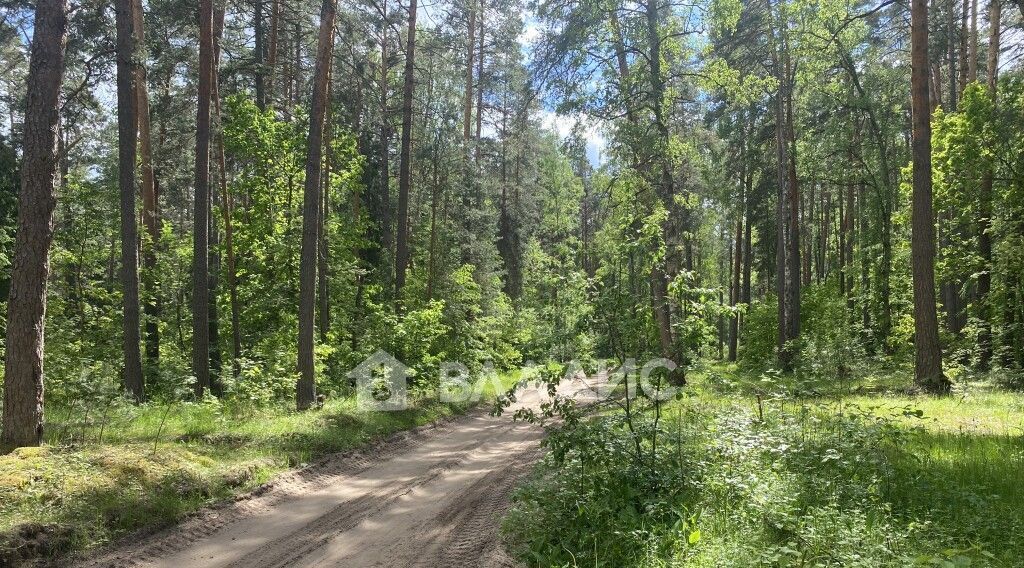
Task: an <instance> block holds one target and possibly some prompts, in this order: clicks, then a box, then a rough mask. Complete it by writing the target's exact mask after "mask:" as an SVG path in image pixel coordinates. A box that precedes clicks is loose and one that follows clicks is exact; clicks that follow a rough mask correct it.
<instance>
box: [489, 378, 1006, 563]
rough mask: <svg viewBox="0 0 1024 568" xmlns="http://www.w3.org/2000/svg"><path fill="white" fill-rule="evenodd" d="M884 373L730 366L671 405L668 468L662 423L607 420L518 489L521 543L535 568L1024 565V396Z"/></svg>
mask: <svg viewBox="0 0 1024 568" xmlns="http://www.w3.org/2000/svg"><path fill="white" fill-rule="evenodd" d="M867 377H868V378H870V383H869V384H868V385H865V383H864V382H863V379H859V380H857V381H851V382H850V384H846V385H829V384H825V383H822V384H817V385H815V384H809V383H808V382H806V381H805V382H802V383H800V384H792V383H790V382H789V380H788V379H786V378H779V377H777V376H776V377H767V378H766V377H763V376H751V375H748V374H745V373H744V372H743V371H739V370H737V369H735V368H734V367H728V366H713V367H712V368H710V369H709V370H708V371H707V372H706V373H702V374H701V375H699V376H696V377H693V378H692V380H691V382H690V384H689V385H688V386H687V387H686V389H685V392H684V396H682V397H681V398H680V399H678V400H675V401H672V402H670V403H668V404H667V405H666V406H665V407H664V408H663V409H662V416H663V418H662V421H661V423H660V434H659V436H660V438H659V440H658V442H657V443H658V447H659V451H658V452H657V454H654V452H652V451H651V445H652V444H651V437H650V435H649V433H650V432H651V431H652V428H651V426H652V424H651V423H650V422H649V421H648V422H644V421H643V420H636V419H634V421H633V423H632V425H631V426H629V428H627V426H626V423H625V422H624V421H623V420H622V418H621V414H622V413H621V412H615V413H610V414H606V415H600V416H597V417H596V418H593V419H591V420H589V421H587V423H588V424H587V426H586V427H585V428H583V429H580V430H579V431H577V432H575V433H572V434H567V435H566V436H565V440H563V442H564V443H561V445H560V446H557V448H556V449H557V451H558V452H559V453H561V455H562V456H563V457H564V459H556V457H554V456H552V455H549V456H548V457H547V458H546V459H545V460H544V461H543V462H542V465H541V466H540V467H539V468H538V469H537V471H536V472H535V474H534V475H533V476H532V477H531V478H530V480H529V481H527V482H526V483H525V485H524V486H523V487H522V488H520V490H519V491H518V492H517V494H516V499H515V503H514V506H513V508H512V510H511V512H510V514H509V516H508V518H507V519H506V522H505V523H504V531H505V534H506V536H507V539H508V542H509V545H510V547H511V549H512V551H513V552H514V553H516V554H517V556H519V558H521V559H523V560H524V561H526V562H527V563H528V564H529V565H532V566H644V567H648V566H650V567H655V566H658V567H660V566H698V567H703V566H707V567H712V566H836V567H839V566H842V567H846V566H864V567H875V566H913V565H926V566H953V567H955V566H997V567H1003V566H1005V567H1014V566H1022V565H1024V430H1022V427H1024V394H1021V393H1016V392H1008V391H1003V390H1000V389H997V388H993V387H991V386H989V383H987V382H973V383H970V384H965V385H963V386H961V387H958V389H957V390H956V392H955V393H954V394H953V395H952V396H949V397H943V398H937V397H930V396H911V395H908V394H905V393H906V392H907V387H908V386H909V382H910V381H909V378H907V377H908V375H902V378H900V377H899V376H884V375H883V374H881V373H876V374H874V375H873V376H870V375H868V376H867ZM630 428H631V429H633V430H634V431H636V432H639V433H640V434H641V436H640V438H641V447H642V448H644V450H645V454H644V455H643V457H642V458H641V459H638V458H637V457H636V454H637V452H636V451H635V450H633V449H632V448H635V445H634V444H633V441H632V440H633V435H631V434H630ZM645 432H646V434H645ZM567 447H568V448H570V449H568V451H567ZM583 512H585V514H584V513H583Z"/></svg>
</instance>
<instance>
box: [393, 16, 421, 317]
mask: <svg viewBox="0 0 1024 568" xmlns="http://www.w3.org/2000/svg"><path fill="white" fill-rule="evenodd" d="M408 33H409V36H408V40H407V41H406V44H405V79H404V84H403V87H402V142H401V144H402V147H401V156H400V158H399V159H400V164H399V167H398V235H397V237H398V239H397V244H396V247H395V306H396V309H400V306H401V302H402V288H404V287H405V271H406V269H407V268H408V266H409V190H410V186H411V185H412V104H413V95H414V94H415V84H416V83H415V80H416V77H415V70H416V0H409V30H408Z"/></svg>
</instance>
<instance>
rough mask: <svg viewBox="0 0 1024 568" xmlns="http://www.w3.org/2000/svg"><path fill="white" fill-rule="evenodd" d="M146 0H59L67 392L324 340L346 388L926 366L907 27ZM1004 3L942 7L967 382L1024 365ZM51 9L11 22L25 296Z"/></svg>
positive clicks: (275, 387)
mask: <svg viewBox="0 0 1024 568" xmlns="http://www.w3.org/2000/svg"><path fill="white" fill-rule="evenodd" d="M123 4H124V5H123V6H122V5H121V4H117V5H116V8H117V10H120V12H118V14H119V15H120V18H115V11H117V10H115V9H114V8H115V6H111V5H109V3H104V2H84V3H80V4H76V5H75V6H74V7H73V8H72V9H66V8H67V7H66V6H63V4H62V3H59V2H58V3H56V4H55V6H53V7H52V8H54V9H56V10H58V11H65V12H66V14H67V17H68V18H69V20H68V22H67V23H66V26H67V28H69V29H70V32H69V33H68V39H67V47H66V72H65V74H64V79H63V81H62V82H61V83H60V85H61V86H60V95H59V101H58V102H57V104H58V107H57V111H58V115H59V116H58V118H59V120H58V133H59V134H58V140H57V145H58V148H57V155H56V157H57V169H58V175H59V182H60V183H59V187H60V189H59V197H58V199H57V205H56V211H55V214H54V225H55V228H56V230H55V232H54V237H53V238H54V242H53V248H52V251H51V254H50V257H51V269H50V273H49V277H48V278H47V282H48V288H47V293H46V295H47V299H48V309H47V317H46V330H47V335H48V338H47V339H48V341H46V343H45V345H46V347H45V361H46V376H47V378H48V379H47V398H48V399H51V400H56V401H72V400H83V397H89V396H107V395H109V394H111V393H116V392H117V391H119V390H120V389H121V388H122V387H123V388H124V389H126V390H127V391H128V392H129V393H130V394H131V396H133V397H134V398H135V399H137V400H145V399H150V398H164V397H180V396H184V392H185V391H192V392H194V393H196V394H202V393H204V392H205V391H207V390H209V391H211V392H212V393H213V394H214V395H216V396H222V395H225V396H229V397H231V396H241V397H251V398H254V399H258V400H268V401H269V400H272V399H279V398H281V397H288V396H291V395H292V393H293V391H294V389H295V382H296V329H299V321H300V320H308V321H307V323H308V325H303V326H302V329H304V330H305V331H304V333H303V337H304V339H303V342H304V343H305V344H307V348H305V349H303V350H302V353H304V354H305V355H304V356H303V357H302V358H300V360H302V361H305V362H304V363H303V364H302V365H300V368H301V369H304V371H303V374H302V376H303V377H304V381H303V383H307V384H310V385H311V384H312V382H311V381H312V380H313V377H314V374H315V377H316V382H317V386H318V388H319V390H320V391H323V392H331V391H335V390H338V389H341V388H343V387H344V383H345V378H344V375H345V373H346V372H347V370H348V369H350V368H352V367H353V366H354V365H355V364H356V363H357V362H358V361H360V360H362V359H363V358H364V357H365V356H367V355H368V354H370V353H372V352H373V351H374V350H376V349H378V348H382V349H385V350H387V351H389V352H392V353H394V354H396V355H397V356H399V358H400V359H402V360H404V361H406V362H407V363H408V364H410V365H411V366H413V367H415V368H416V369H417V371H418V372H419V373H420V377H421V378H423V380H425V381H428V382H429V380H431V379H430V377H432V375H433V374H434V371H435V370H436V365H437V362H438V361H441V360H446V359H451V360H459V361H462V362H464V363H465V364H467V365H470V366H471V368H473V369H474V370H478V369H479V368H481V366H482V365H483V364H484V363H485V362H490V364H493V365H494V366H495V367H497V368H502V369H504V368H511V367H513V366H515V365H517V364H519V363H521V362H522V361H524V360H535V361H543V360H547V359H549V358H559V359H569V358H575V359H578V360H580V361H592V360H594V359H596V358H610V357H613V358H618V359H625V358H627V357H644V356H648V355H659V356H664V357H667V358H670V359H672V360H674V361H676V362H678V363H679V365H680V368H679V369H678V370H677V371H676V375H677V377H676V378H677V379H679V380H682V379H683V378H684V377H685V375H686V372H687V371H688V370H689V369H690V368H692V367H694V366H696V365H699V364H700V363H699V361H700V360H701V357H702V356H711V357H721V358H725V359H728V360H736V359H739V360H741V361H742V362H743V364H744V365H749V366H752V367H759V368H768V367H778V368H780V369H783V370H785V371H790V370H793V369H796V370H797V371H798V372H810V373H832V374H840V375H841V374H844V373H849V372H851V370H852V368H853V367H856V366H858V365H863V364H866V363H865V362H870V361H875V362H877V361H883V362H884V361H890V362H900V361H909V360H910V358H911V357H912V355H911V354H912V352H913V350H914V347H915V341H914V337H915V328H914V326H915V321H917V322H923V323H925V324H928V323H929V321H935V320H934V319H932V318H927V317H915V316H919V315H920V314H922V313H926V312H928V310H929V308H927V307H921V306H917V305H915V302H914V287H913V286H912V278H911V273H912V266H911V265H912V264H914V263H915V260H914V259H915V258H916V257H917V256H918V255H916V254H914V253H912V247H911V246H910V241H911V240H912V237H911V235H912V232H913V231H912V226H913V223H912V220H911V217H912V215H911V193H912V191H911V183H910V181H911V180H910V168H909V165H910V162H911V154H912V149H911V139H912V136H911V114H912V113H911V104H910V102H911V101H910V97H908V93H909V86H910V84H911V80H910V70H911V66H910V58H909V48H910V26H909V22H908V15H909V14H908V11H907V6H906V5H904V4H901V3H898V2H883V3H881V4H877V5H876V4H863V3H858V2H812V3H799V2H797V3H791V2H782V3H758V2H749V3H741V2H730V1H726V0H716V1H713V2H707V3H695V4H685V3H668V4H662V3H648V4H643V3H641V4H636V5H633V4H628V5H625V4H615V3H607V2H587V3H584V4H580V5H576V4H573V5H564V4H561V3H558V2H539V3H537V4H536V5H531V6H529V7H527V6H524V5H520V4H519V3H505V4H501V5H487V4H486V3H483V4H480V3H475V2H470V3H468V4H467V3H464V2H454V3H452V2H449V3H439V4H429V5H423V6H420V7H417V6H416V5H415V4H410V5H399V4H393V3H389V2H383V3H379V2H370V3H355V4H350V3H345V4H343V5H341V6H340V7H339V8H338V10H337V13H336V15H335V13H334V11H335V10H334V6H333V4H331V3H325V4H324V6H323V7H322V8H323V10H324V11H323V12H322V13H320V9H321V6H319V5H316V4H315V3H312V2H294V1H289V0H274V1H269V0H267V1H263V0H256V1H254V2H252V1H250V2H230V1H229V2H225V3H214V4H215V5H210V6H207V5H206V4H205V3H204V4H203V6H202V8H203V10H207V11H209V12H210V14H209V15H210V20H209V21H208V22H203V23H202V25H199V24H198V23H197V21H196V15H197V13H199V14H201V15H203V17H204V18H205V15H206V11H201V12H197V11H196V9H195V6H193V5H192V4H191V3H188V2H178V1H163V0H161V1H159V2H149V3H146V4H145V5H143V6H140V5H139V4H138V3H137V2H136V3H131V2H128V3H123ZM47 5H48V3H40V5H39V6H38V7H37V9H44V8H46V6H47ZM1003 8H1005V10H1003V9H1002V8H1001V7H1000V3H999V2H993V3H992V4H991V5H990V6H982V7H980V8H979V6H977V2H976V1H973V0H967V1H965V2H963V3H954V2H940V1H936V2H933V3H932V6H931V10H930V16H929V19H928V30H927V31H928V32H929V36H930V44H929V45H930V48H929V50H928V51H927V65H928V69H927V70H925V71H927V73H926V75H925V76H924V79H925V80H926V81H927V89H928V92H927V93H926V95H927V96H928V100H929V106H930V109H929V111H930V112H931V115H932V125H931V127H932V135H931V146H932V151H931V154H930V161H931V171H932V174H931V176H930V179H931V184H932V186H933V199H934V207H933V209H932V213H931V215H932V216H933V217H934V222H935V224H934V227H935V230H934V233H935V234H934V236H933V237H932V243H931V245H930V246H932V247H933V248H934V249H935V264H934V266H935V268H934V273H935V277H934V278H935V290H936V295H937V298H938V304H937V306H938V308H937V309H938V311H939V312H940V313H941V317H940V318H939V319H938V320H937V322H936V323H937V325H938V326H939V327H938V329H936V330H933V332H937V333H940V334H941V344H942V348H943V351H944V354H945V359H944V361H943V363H944V364H945V367H944V368H945V376H947V377H950V378H953V379H956V378H957V377H959V376H960V375H961V374H962V373H967V372H974V371H987V370H989V369H993V368H998V369H1002V370H1006V371H1008V373H1007V374H1006V375H1005V378H1006V380H1008V381H1013V380H1016V379H1014V377H1017V376H1019V373H1020V369H1021V367H1022V365H1024V327H1022V319H1024V316H1022V306H1024V304H1022V302H1024V298H1022V291H1021V281H1020V279H1019V277H1018V276H1019V274H1020V273H1021V271H1022V269H1024V266H1022V262H1024V260H1022V257H1021V250H1024V248H1022V246H1021V244H1022V243H1021V239H1022V234H1024V227H1022V221H1021V219H1022V218H1024V215H1022V213H1024V212H1022V205H1024V204H1022V200H1021V187H1022V183H1024V182H1022V175H1024V173H1022V171H1021V167H1022V166H1021V161H1020V156H1021V151H1022V132H1021V128H1020V124H1021V123H1022V120H1024V116H1022V113H1024V106H1022V102H1021V101H1022V95H1021V93H1022V89H1024V80H1022V75H1021V72H1020V57H1021V49H1020V41H1019V40H1020V37H1021V36H1020V33H1021V28H1020V26H1021V12H1020V10H1018V9H1017V8H1019V6H1017V5H1014V4H1012V3H1006V5H1005V6H1004V7H1003ZM36 19H38V16H35V15H34V13H33V11H32V9H31V5H30V4H28V3H19V2H5V3H4V11H3V20H2V38H0V39H2V41H3V51H2V54H3V55H2V57H3V60H2V61H3V63H2V64H3V68H4V70H5V72H4V78H3V88H2V91H0V94H2V100H0V104H2V107H3V110H4V115H5V119H6V120H5V125H4V129H3V131H4V137H3V148H2V150H3V152H2V157H3V161H2V164H3V172H2V180H3V183H2V185H0V191H2V200H3V204H4V209H3V214H2V225H3V227H2V234H3V235H4V236H3V239H2V246H3V252H2V255H0V258H3V266H4V268H3V271H4V276H3V280H4V283H3V288H4V290H3V295H4V297H7V295H8V288H9V278H10V274H11V258H12V254H13V247H14V243H15V237H14V234H15V226H16V210H17V194H18V189H19V186H20V181H19V168H21V171H22V173H23V172H24V164H23V163H20V156H21V154H22V152H23V148H22V147H21V144H22V138H23V136H24V134H25V132H23V129H24V126H23V125H24V124H25V121H26V120H27V119H26V112H29V111H30V110H31V109H27V107H26V105H27V104H29V100H30V99H29V98H27V94H28V93H27V86H28V85H30V84H31V83H30V80H29V79H28V78H27V76H28V74H29V48H28V43H29V42H30V41H31V40H33V39H41V38H39V37H37V36H35V37H34V36H33V31H32V29H33V22H35V21H36ZM115 20H116V22H115ZM200 20H202V18H200ZM411 25H412V26H414V27H410V26H411ZM118 26H120V27H118ZM324 26H326V32H325V31H324V29H323V28H324ZM207 28H209V29H207ZM57 31H60V30H57ZM115 31H117V32H118V33H115ZM1000 31H1002V34H1000V33H999V32H1000ZM413 32H415V33H413ZM323 33H327V34H329V35H328V36H327V37H328V40H329V41H328V43H327V44H326V46H325V45H323V42H322V41H321V42H320V43H321V45H320V48H321V49H320V52H319V53H318V36H322V35H323ZM206 36H209V37H206ZM1001 37H1003V38H1004V39H1003V40H1002V41H1001V39H1000V38H1001ZM207 40H209V41H207ZM332 44H333V48H332V47H331V45H332ZM332 49H333V51H332ZM118 65H121V67H118ZM321 67H323V69H321ZM207 68H209V69H211V70H212V71H211V73H212V75H211V77H210V81H203V80H202V77H201V76H202V73H203V72H204V70H206V69H207ZM126 89H130V90H126ZM197 92H198V94H199V103H200V108H198V112H199V117H200V121H199V127H198V129H197V121H196V116H197ZM318 93H319V94H320V96H321V97H322V100H320V101H319V102H318V100H317V95H318ZM207 98H208V100H207ZM210 101H212V103H210ZM207 103H210V104H209V107H210V108H209V109H206V108H205V107H206V105H207ZM318 104H320V105H321V107H320V108H316V107H317V105H318ZM204 112H207V113H208V117H206V118H208V120H207V119H206V118H204V114H203V113H204ZM319 114H323V115H324V123H323V125H322V126H321V127H319V128H318V129H311V128H310V124H311V122H310V116H312V115H317V119H318V120H319ZM316 122H317V121H314V124H315V123H316ZM126 129H128V130H126ZM313 130H319V133H318V134H317V139H316V140H314V139H313ZM133 132H135V133H137V136H138V138H137V140H138V145H137V147H136V145H135V142H134V141H135V140H136V137H135V135H133V134H132V133H133ZM311 141H312V142H311ZM311 143H313V144H316V145H317V152H315V153H314V152H312V151H311V148H310V147H309V145H310V144H311ZM203 148H206V150H205V151H204V150H203ZM200 154H204V155H202V156H201V155H200ZM315 154H318V155H319V157H316V156H315ZM310 164H312V165H310ZM197 165H198V167H197ZM200 169H201V170H202V171H200ZM200 174H202V175H200ZM313 178H315V179H313ZM206 194H209V200H208V203H207V198H206ZM197 196H199V197H198V198H197ZM196 219H202V221H201V224H200V225H197V224H196ZM925 224H928V225H930V223H927V222H925ZM126 239H128V241H126ZM197 256H198V257H204V258H203V259H201V260H203V262H198V261H197ZM925 256H928V255H925ZM136 267H138V268H136ZM300 282H301V284H300ZM314 297H315V306H313V305H312V303H310V302H313V298H314ZM202 298H207V300H206V301H203V300H202ZM300 299H301V302H300ZM300 303H301V304H302V306H303V307H302V309H301V310H300V309H299V306H300ZM314 308H315V309H314ZM314 313H315V314H316V316H315V318H316V323H315V326H316V337H315V348H313V347H312V345H313V343H314V338H313V337H312V327H310V326H312V325H313V324H312V319H311V318H312V317H313V314H314ZM6 331H7V334H6V335H8V336H10V335H11V334H17V333H21V330H16V329H10V328H8V329H7V330H6ZM136 336H138V337H136ZM126 338H127V339H126ZM136 343H138V344H139V345H136ZM918 343H921V342H918ZM929 345H931V343H929ZM937 347H938V345H937V344H936V345H934V346H926V349H930V350H935V349H937ZM307 351H311V353H308V354H307V353H306V352H307ZM203 352H205V353H208V357H207V356H203V355H202V353H203ZM195 353H200V355H198V356H196V355H194V354H195ZM307 359H309V360H308V361H307ZM314 367H315V373H314ZM919 374H920V373H919ZM925 374H927V373H925ZM190 377H191V378H190ZM920 380H921V381H923V382H921V384H922V385H924V386H926V387H929V388H933V389H938V390H942V389H944V388H946V387H945V386H944V383H943V380H939V379H936V378H935V373H934V372H931V376H924V377H921V378H920ZM183 389H184V390H183ZM304 392H305V394H303V395H302V396H300V399H301V400H300V401H299V404H300V406H308V405H309V404H310V403H311V400H312V399H311V398H310V394H311V393H312V392H313V391H312V389H311V388H309V387H306V388H305V391H304ZM101 393H106V394H101Z"/></svg>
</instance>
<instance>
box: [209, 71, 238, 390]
mask: <svg viewBox="0 0 1024 568" xmlns="http://www.w3.org/2000/svg"><path fill="white" fill-rule="evenodd" d="M213 102H214V112H215V114H216V115H217V124H218V125H219V126H221V131H220V132H221V136H220V139H219V140H218V144H217V170H218V171H219V173H220V177H219V181H220V195H221V213H222V215H223V217H224V253H225V254H226V255H227V261H228V269H227V273H226V274H225V275H224V277H225V278H226V279H227V284H228V302H229V304H230V309H231V375H232V376H233V377H235V378H236V379H237V378H238V375H239V374H240V373H241V371H242V367H241V363H240V361H239V358H240V357H241V356H242V328H241V313H240V311H241V310H240V307H239V305H238V276H237V274H238V273H237V269H236V261H235V243H234V227H233V223H232V216H233V210H234V207H235V205H234V199H233V198H232V195H231V192H230V191H228V177H227V163H226V160H225V156H224V131H223V124H224V121H223V119H222V117H221V111H220V81H219V80H218V78H217V74H216V73H215V74H214V77H213Z"/></svg>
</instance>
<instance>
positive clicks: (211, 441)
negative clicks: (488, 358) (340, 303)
mask: <svg viewBox="0 0 1024 568" xmlns="http://www.w3.org/2000/svg"><path fill="white" fill-rule="evenodd" d="M501 381H502V383H503V384H505V385H509V386H510V385H511V384H512V382H513V379H512V378H511V377H509V376H502V377H501ZM495 390H497V389H496V388H495V387H494V386H493V385H491V384H490V383H488V384H487V386H485V388H484V389H483V396H482V401H491V400H493V399H494V397H495ZM473 406H475V405H474V404H471V403H443V402H440V401H438V400H437V399H436V397H427V396H418V397H415V398H411V399H410V406H409V408H408V409H406V410H402V411H396V412H364V411H360V410H359V409H358V408H357V406H356V400H355V397H354V396H346V397H340V398H333V399H328V400H327V401H326V402H325V404H324V405H323V407H322V408H318V409H315V410H310V411H307V412H301V413H300V412H296V411H294V409H293V408H292V407H291V405H290V404H288V405H287V406H286V405H285V404H284V403H282V404H281V405H279V406H271V407H264V408H252V407H243V406H238V405H233V404H231V403H220V402H218V401H216V400H215V399H207V400H206V401H202V402H175V403H173V404H161V403H149V404H145V405H142V406H133V405H128V404H123V403H122V404H114V405H112V406H111V408H108V409H106V410H104V412H103V413H102V418H100V413H94V417H93V419H90V420H85V419H84V417H83V416H82V412H81V410H76V409H72V408H68V407H52V406H51V407H50V408H48V409H47V428H46V432H47V444H45V445H44V446H43V447H40V448H19V449H17V450H15V451H13V452H11V453H9V454H7V455H0V566H7V565H12V566H17V565H18V564H19V563H22V562H28V561H34V560H35V559H39V558H43V559H46V558H55V557H56V558H59V557H62V556H65V555H67V554H70V553H74V552H78V551H82V550H85V549H89V548H92V547H95V546H98V545H101V544H104V543H107V542H110V541H112V540H114V539H116V538H118V537H119V536H122V535H125V534H127V533H129V532H132V531H135V530H139V529H150V528H154V529H155V528H160V527H164V526H168V525H170V524H173V523H174V522H175V521H177V520H179V519H180V518H181V517H182V516H183V515H185V514H187V513H190V512H192V511H195V510H196V509H199V508H201V507H203V506H207V505H210V504H213V503H216V502H219V501H223V500H226V499H229V498H231V497H232V496H234V495H237V494H239V493H243V492H245V491H248V490H251V489H253V488H255V487H257V486H259V485H261V484H262V483H265V482H266V481H268V480H269V479H271V478H272V477H274V476H275V475H276V474H279V473H281V472H283V471H285V470H287V469H290V468H294V467H299V466H301V465H303V464H306V463H309V462H311V461H312V460H315V459H317V458H319V457H321V456H324V455H327V454H331V453H336V452H345V451H349V450H353V449H356V448H359V447H361V446H365V445H367V444H369V443H372V442H374V441H377V440H381V439H383V438H386V437H387V436H389V435H391V434H394V433H396V432H399V431H403V430H408V429H411V428H415V427H417V426H421V425H425V424H429V423H432V422H435V421H438V420H443V419H446V418H449V417H452V416H453V415H456V414H460V413H464V412H466V411H467V410H469V409H470V408H471V407H473Z"/></svg>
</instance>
